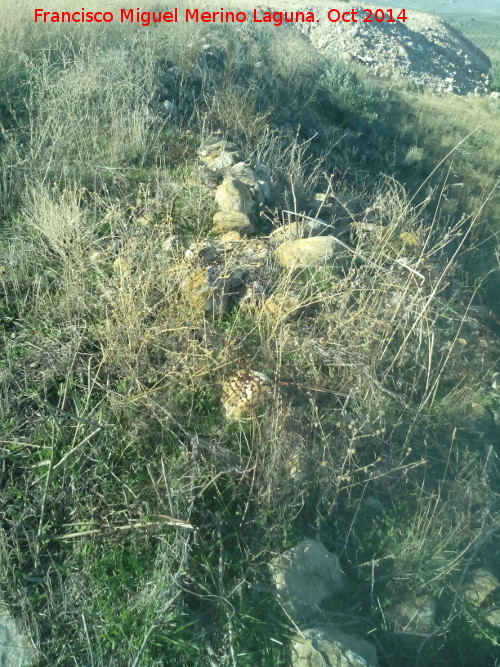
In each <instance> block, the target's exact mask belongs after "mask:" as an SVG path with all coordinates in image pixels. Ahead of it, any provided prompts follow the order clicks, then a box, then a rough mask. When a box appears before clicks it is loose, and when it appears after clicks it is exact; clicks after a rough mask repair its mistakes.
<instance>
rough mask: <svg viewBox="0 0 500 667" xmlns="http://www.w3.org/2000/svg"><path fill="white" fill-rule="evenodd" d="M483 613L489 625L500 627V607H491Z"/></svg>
mask: <svg viewBox="0 0 500 667" xmlns="http://www.w3.org/2000/svg"><path fill="white" fill-rule="evenodd" d="M485 615H486V620H487V621H488V623H489V624H490V625H492V626H493V627H494V628H500V607H492V608H491V609H489V610H488V611H487V612H486V614H485Z"/></svg>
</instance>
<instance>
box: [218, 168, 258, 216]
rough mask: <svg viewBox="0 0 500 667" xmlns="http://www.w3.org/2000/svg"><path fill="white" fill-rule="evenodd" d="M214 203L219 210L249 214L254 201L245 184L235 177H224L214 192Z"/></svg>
mask: <svg viewBox="0 0 500 667" xmlns="http://www.w3.org/2000/svg"><path fill="white" fill-rule="evenodd" d="M215 203H216V204H217V206H218V207H219V208H220V209H221V211H231V212H233V211H236V212H237V213H244V214H245V215H250V214H251V213H252V211H253V207H254V201H253V199H252V193H251V192H250V190H249V188H248V186H247V185H245V184H244V183H242V182H241V181H239V180H238V179H237V178H232V177H229V178H225V179H224V181H223V182H222V183H221V184H220V185H219V187H218V188H217V190H216V192H215Z"/></svg>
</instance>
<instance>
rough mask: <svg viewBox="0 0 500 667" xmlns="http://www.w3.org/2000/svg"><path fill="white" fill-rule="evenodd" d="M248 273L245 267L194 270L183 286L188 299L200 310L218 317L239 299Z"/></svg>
mask: <svg viewBox="0 0 500 667" xmlns="http://www.w3.org/2000/svg"><path fill="white" fill-rule="evenodd" d="M247 277H248V275H247V272H246V271H244V270H243V269H238V270H234V271H224V270H223V269H222V268H221V267H219V266H209V267H207V268H204V269H203V268H201V269H196V270H195V271H192V272H191V273H190V274H189V275H188V276H187V278H186V280H185V281H184V283H183V284H182V286H181V289H182V293H183V295H184V298H185V299H186V301H188V302H189V303H190V305H191V306H192V307H193V308H194V310H196V311H198V312H202V313H204V314H206V315H211V316H213V317H218V316H220V315H222V314H223V313H225V312H227V311H228V310H229V308H230V306H231V301H232V300H234V299H238V297H239V295H240V293H242V292H243V290H244V288H245V281H246V279H247Z"/></svg>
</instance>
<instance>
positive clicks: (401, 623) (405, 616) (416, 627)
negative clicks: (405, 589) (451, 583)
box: [385, 595, 436, 635]
mask: <svg viewBox="0 0 500 667" xmlns="http://www.w3.org/2000/svg"><path fill="white" fill-rule="evenodd" d="M385 617H386V619H387V621H389V623H390V624H391V626H392V627H393V628H394V630H395V631H396V632H404V633H409V634H414V635H428V634H430V633H431V632H433V631H434V630H435V629H436V625H435V617H436V601H435V599H434V598H433V597H432V596H430V595H419V596H417V597H414V598H410V599H408V600H404V601H403V602H401V603H400V604H397V605H394V606H393V607H391V608H390V609H387V610H386V612H385Z"/></svg>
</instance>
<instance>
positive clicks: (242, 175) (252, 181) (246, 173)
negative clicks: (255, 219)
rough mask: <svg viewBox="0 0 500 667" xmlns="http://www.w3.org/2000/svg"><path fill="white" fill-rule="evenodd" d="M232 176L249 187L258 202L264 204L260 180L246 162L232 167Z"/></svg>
mask: <svg viewBox="0 0 500 667" xmlns="http://www.w3.org/2000/svg"><path fill="white" fill-rule="evenodd" d="M230 174H231V176H232V177H233V178H236V179H238V180H239V181H241V182H242V183H244V184H245V185H246V186H247V187H248V189H249V190H250V192H251V193H252V195H253V198H254V199H255V201H256V202H258V203H259V204H262V203H263V201H264V197H263V195H262V193H261V189H260V183H259V179H258V177H257V174H256V173H255V171H254V170H253V169H252V167H250V165H248V164H247V163H246V162H238V164H235V165H234V166H233V167H231V171H230Z"/></svg>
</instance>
